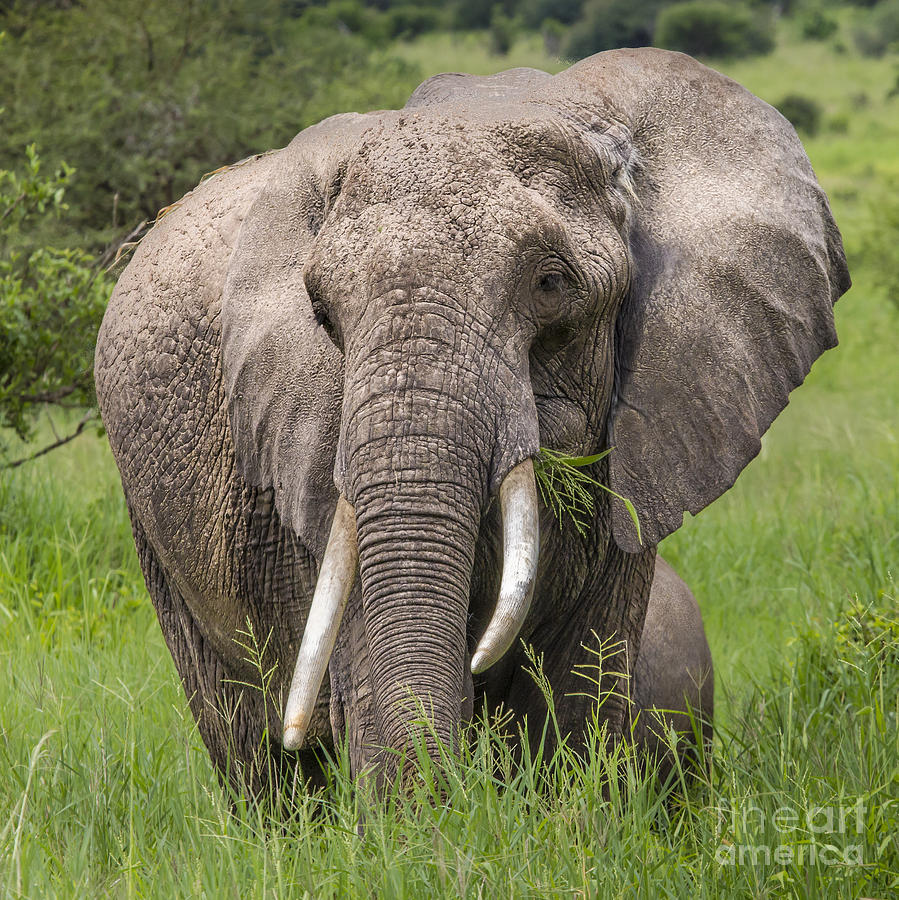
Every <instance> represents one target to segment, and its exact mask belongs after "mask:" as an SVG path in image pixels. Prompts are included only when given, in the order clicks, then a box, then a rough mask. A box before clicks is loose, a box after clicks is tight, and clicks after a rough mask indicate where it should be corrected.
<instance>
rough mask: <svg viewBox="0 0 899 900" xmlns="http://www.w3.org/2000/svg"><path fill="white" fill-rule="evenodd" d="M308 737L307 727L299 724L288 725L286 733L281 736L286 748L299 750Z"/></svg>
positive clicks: (285, 728)
mask: <svg viewBox="0 0 899 900" xmlns="http://www.w3.org/2000/svg"><path fill="white" fill-rule="evenodd" d="M305 739H306V729H305V728H301V727H300V726H299V725H286V726H285V727H284V734H283V735H282V737H281V743H282V744H283V745H284V749H285V750H299V749H300V747H302V746H303V741H304V740H305Z"/></svg>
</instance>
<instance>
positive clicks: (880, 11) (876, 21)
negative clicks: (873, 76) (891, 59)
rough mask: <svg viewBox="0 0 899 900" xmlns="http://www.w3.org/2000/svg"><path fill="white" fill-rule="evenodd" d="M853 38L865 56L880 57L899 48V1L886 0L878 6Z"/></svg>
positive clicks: (858, 27)
mask: <svg viewBox="0 0 899 900" xmlns="http://www.w3.org/2000/svg"><path fill="white" fill-rule="evenodd" d="M852 37H853V39H854V40H855V46H856V47H858V51H859V53H861V54H862V55H863V56H873V57H879V56H883V55H884V53H886V52H887V51H888V50H893V49H897V48H899V0H884V2H883V3H880V4H879V5H878V6H876V7H875V8H874V9H873V10H871V12H870V13H869V14H868V16H867V21H865V22H864V23H863V24H861V25H858V26H856V28H855V29H854V31H853V33H852Z"/></svg>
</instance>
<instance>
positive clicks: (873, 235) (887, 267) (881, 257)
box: [862, 178, 899, 309]
mask: <svg viewBox="0 0 899 900" xmlns="http://www.w3.org/2000/svg"><path fill="white" fill-rule="evenodd" d="M868 221H869V222H870V223H871V224H870V225H869V226H868V229H867V233H866V234H865V235H864V241H863V244H862V257H863V259H864V262H865V264H866V265H867V268H868V271H869V272H871V274H872V276H873V281H874V283H875V284H876V285H877V286H878V287H879V288H880V289H881V290H882V291H883V292H884V293H885V294H886V297H887V299H888V300H889V301H890V302H891V303H893V304H895V306H896V308H897V309H899V178H894V179H892V181H891V182H888V183H887V184H885V185H884V189H883V191H882V192H881V193H880V196H878V198H877V200H876V201H875V203H873V204H872V206H871V209H870V210H869V213H868Z"/></svg>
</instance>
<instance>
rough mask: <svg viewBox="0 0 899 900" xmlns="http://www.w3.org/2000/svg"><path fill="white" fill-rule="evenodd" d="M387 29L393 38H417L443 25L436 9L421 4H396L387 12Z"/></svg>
mask: <svg viewBox="0 0 899 900" xmlns="http://www.w3.org/2000/svg"><path fill="white" fill-rule="evenodd" d="M385 19H386V22H387V31H388V32H389V34H390V36H391V37H393V38H415V37H418V36H419V35H420V34H424V33H425V32H427V31H435V30H436V29H438V28H439V27H441V25H442V19H441V14H440V12H439V11H438V10H436V9H431V8H428V7H421V6H412V5H409V6H395V7H394V8H393V9H390V10H388V11H387V12H386V14H385Z"/></svg>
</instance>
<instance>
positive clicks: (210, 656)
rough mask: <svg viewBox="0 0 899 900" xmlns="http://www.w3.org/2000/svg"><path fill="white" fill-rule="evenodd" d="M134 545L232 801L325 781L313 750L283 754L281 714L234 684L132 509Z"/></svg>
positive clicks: (192, 705)
mask: <svg viewBox="0 0 899 900" xmlns="http://www.w3.org/2000/svg"><path fill="white" fill-rule="evenodd" d="M129 513H130V514H131V523H132V530H133V532H134V541H135V544H136V546H137V552H138V558H139V560H140V565H141V569H142V570H143V574H144V580H145V581H146V585H147V590H148V591H149V593H150V597H151V599H152V601H153V606H154V608H155V609H156V615H157V617H158V619H159V624H160V626H161V628H162V633H163V636H164V637H165V642H166V645H167V646H168V649H169V652H170V653H171V655H172V659H173V660H174V662H175V668H176V670H177V672H178V675H179V677H180V679H181V684H182V686H183V687H184V692H185V694H186V695H187V700H188V703H189V705H190V710H191V713H192V714H193V716H194V719H195V720H196V722H197V728H198V730H199V732H200V737H201V738H202V739H203V743H204V744H205V745H206V748H207V750H208V751H209V755H210V758H211V759H212V763H213V765H214V766H215V769H216V772H217V774H218V777H219V780H220V781H221V783H222V785H223V786H225V787H229V788H230V789H231V790H232V791H233V793H234V796H246V797H250V798H254V799H258V798H261V797H262V796H265V795H270V796H273V797H274V796H275V795H276V794H278V793H281V794H282V796H285V798H286V794H287V793H289V792H291V791H292V790H300V789H301V788H302V781H303V780H306V781H308V782H309V783H310V787H313V788H315V787H320V786H323V785H324V783H325V776H324V772H323V770H322V766H321V763H320V762H319V760H318V758H317V757H316V755H315V753H314V752H313V751H310V750H306V751H300V752H299V753H288V752H287V751H285V750H284V749H283V748H282V747H281V744H280V741H279V740H278V739H277V734H278V732H277V729H279V728H280V710H272V709H267V708H266V702H265V699H264V696H263V693H262V691H261V690H259V689H257V688H254V687H253V686H251V685H245V684H242V683H239V679H234V678H233V676H232V675H231V674H230V673H229V672H228V670H227V668H226V667H225V666H224V665H223V663H222V661H221V658H220V657H219V656H218V654H216V653H215V651H214V650H213V649H212V648H211V647H210V645H209V642H208V641H207V640H206V639H205V637H204V636H203V633H202V631H201V630H200V628H199V627H198V626H197V623H196V621H195V620H194V618H193V616H192V615H191V612H190V610H189V608H188V606H187V604H186V603H185V602H184V599H183V598H182V596H181V594H180V593H179V591H178V589H177V587H176V586H175V584H174V583H173V581H172V579H171V578H170V577H169V576H168V575H167V574H166V572H165V571H164V569H163V567H162V565H161V564H160V563H159V560H158V558H157V556H156V553H155V551H154V550H153V548H152V546H151V545H150V543H149V541H148V540H147V538H146V535H145V533H144V529H143V527H142V526H141V523H140V521H139V520H138V518H137V517H136V516H135V515H134V513H133V511H132V510H131V509H130V508H129Z"/></svg>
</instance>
